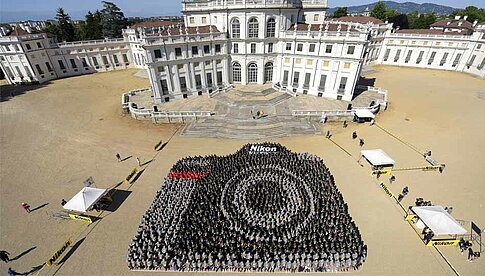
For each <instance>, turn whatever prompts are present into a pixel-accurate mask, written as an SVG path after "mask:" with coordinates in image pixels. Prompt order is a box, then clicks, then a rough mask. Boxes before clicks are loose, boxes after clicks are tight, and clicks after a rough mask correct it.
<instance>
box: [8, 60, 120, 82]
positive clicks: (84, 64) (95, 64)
mask: <svg viewBox="0 0 485 276" xmlns="http://www.w3.org/2000/svg"><path fill="white" fill-rule="evenodd" d="M122 56H123V62H124V63H125V64H128V63H129V61H128V56H127V55H126V54H123V55H122ZM112 57H113V61H114V64H115V66H119V65H120V63H119V60H118V56H117V55H113V56H112ZM91 59H92V61H93V65H94V66H95V67H96V69H98V68H99V62H98V60H97V58H96V57H92V58H91ZM102 59H103V64H104V65H105V66H106V67H109V66H110V63H109V61H108V57H107V56H102ZM57 62H58V64H59V68H61V70H66V65H65V64H64V61H62V60H57ZM69 62H70V64H71V68H73V69H77V68H78V66H77V64H76V61H75V59H72V58H71V59H69ZM81 63H82V67H85V68H86V67H89V64H88V62H87V59H86V58H84V57H83V58H81ZM15 67H16V68H15V69H16V72H17V73H18V76H19V77H20V78H23V77H24V75H23V74H22V72H21V71H20V69H19V68H18V66H15ZM34 67H35V69H36V70H37V72H38V73H39V75H43V74H44V70H42V68H41V67H40V65H39V64H35V65H34ZM45 67H46V68H47V71H48V72H53V71H54V70H53V69H52V66H51V64H50V63H49V62H45ZM5 69H6V71H7V73H8V75H9V76H10V77H11V78H14V77H15V76H14V74H13V73H12V71H11V70H10V68H9V67H7V66H5ZM25 71H26V72H27V76H28V77H32V75H31V72H30V70H28V67H27V66H25Z"/></svg>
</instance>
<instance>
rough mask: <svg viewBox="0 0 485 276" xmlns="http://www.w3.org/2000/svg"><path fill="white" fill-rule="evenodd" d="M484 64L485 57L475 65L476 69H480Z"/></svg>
mask: <svg viewBox="0 0 485 276" xmlns="http://www.w3.org/2000/svg"><path fill="white" fill-rule="evenodd" d="M484 66H485V58H483V59H482V62H480V64H479V65H478V66H477V69H478V70H482V68H483V67H484Z"/></svg>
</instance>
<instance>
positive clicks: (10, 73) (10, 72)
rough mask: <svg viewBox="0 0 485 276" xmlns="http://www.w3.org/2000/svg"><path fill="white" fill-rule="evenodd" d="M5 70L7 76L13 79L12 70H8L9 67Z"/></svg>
mask: <svg viewBox="0 0 485 276" xmlns="http://www.w3.org/2000/svg"><path fill="white" fill-rule="evenodd" d="M5 69H6V70H7V75H8V76H9V77H10V78H11V79H13V78H14V77H15V76H14V75H13V72H12V70H10V67H5Z"/></svg>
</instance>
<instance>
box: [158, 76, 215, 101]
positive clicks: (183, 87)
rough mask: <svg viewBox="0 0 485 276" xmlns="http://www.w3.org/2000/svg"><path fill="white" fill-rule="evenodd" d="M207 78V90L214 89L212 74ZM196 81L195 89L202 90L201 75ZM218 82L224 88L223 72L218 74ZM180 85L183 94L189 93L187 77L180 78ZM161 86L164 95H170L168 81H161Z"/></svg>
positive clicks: (196, 77) (195, 78)
mask: <svg viewBox="0 0 485 276" xmlns="http://www.w3.org/2000/svg"><path fill="white" fill-rule="evenodd" d="M205 76H206V78H205V81H206V84H207V87H206V88H212V87H213V86H214V83H213V79H212V72H208V73H206V74H205ZM194 80H195V89H202V76H201V74H195V77H194ZM216 82H217V86H219V87H220V86H222V85H223V82H222V71H217V72H216ZM179 83H180V90H181V92H182V93H183V92H187V80H186V78H185V76H182V77H179ZM160 86H161V89H162V95H168V94H169V89H168V84H167V80H166V79H161V80H160Z"/></svg>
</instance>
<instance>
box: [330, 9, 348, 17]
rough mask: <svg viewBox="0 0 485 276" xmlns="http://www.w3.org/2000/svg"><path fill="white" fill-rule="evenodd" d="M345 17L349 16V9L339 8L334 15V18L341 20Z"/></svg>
mask: <svg viewBox="0 0 485 276" xmlns="http://www.w3.org/2000/svg"><path fill="white" fill-rule="evenodd" d="M344 16H347V7H338V8H337V10H336V11H335V12H334V13H333V15H332V17H333V18H339V17H344Z"/></svg>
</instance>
